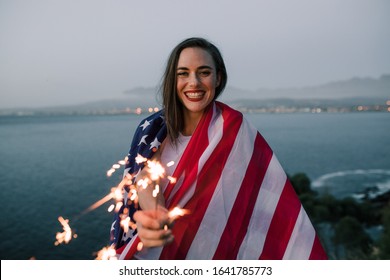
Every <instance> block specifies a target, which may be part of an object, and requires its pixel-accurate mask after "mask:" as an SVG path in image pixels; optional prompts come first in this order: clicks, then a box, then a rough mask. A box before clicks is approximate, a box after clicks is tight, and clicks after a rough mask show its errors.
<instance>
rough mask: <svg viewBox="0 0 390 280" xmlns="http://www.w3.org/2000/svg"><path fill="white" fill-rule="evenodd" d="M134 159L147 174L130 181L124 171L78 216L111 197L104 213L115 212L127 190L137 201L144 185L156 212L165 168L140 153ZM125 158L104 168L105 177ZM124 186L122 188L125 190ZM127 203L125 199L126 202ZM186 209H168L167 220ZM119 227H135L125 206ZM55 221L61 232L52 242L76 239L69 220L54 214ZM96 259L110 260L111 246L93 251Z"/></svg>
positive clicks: (131, 198)
mask: <svg viewBox="0 0 390 280" xmlns="http://www.w3.org/2000/svg"><path fill="white" fill-rule="evenodd" d="M135 160H136V162H137V163H138V164H140V163H145V167H146V168H145V170H146V171H147V174H149V175H147V176H145V177H144V178H140V179H139V180H138V181H137V182H136V183H135V182H134V181H135V180H134V179H135V177H134V176H133V175H131V174H126V175H125V176H123V178H122V180H121V181H120V183H119V184H118V185H117V186H116V187H113V188H111V192H110V193H109V194H107V195H106V196H104V197H103V198H101V199H100V200H98V201H96V202H95V203H93V204H92V205H91V206H89V207H88V208H87V209H86V210H84V211H83V212H82V213H81V215H84V214H86V213H88V212H90V211H93V210H95V209H97V208H98V207H100V206H102V205H103V204H105V203H106V202H108V201H110V200H111V199H113V200H114V201H115V204H111V205H110V206H109V207H108V212H112V211H116V212H118V211H119V210H120V208H121V207H122V205H123V196H124V193H127V198H128V199H129V200H130V203H135V204H137V203H138V188H142V189H146V188H147V187H149V186H150V187H153V190H152V197H153V198H154V199H155V201H156V211H157V196H158V194H159V193H160V191H161V187H160V184H159V183H160V179H161V178H164V176H165V169H164V167H163V166H162V165H161V164H160V163H159V162H158V161H156V160H148V159H147V158H144V157H142V156H141V155H137V157H136V158H135ZM127 161H128V158H127V157H125V158H124V159H123V160H120V161H118V162H117V163H115V164H113V165H112V167H111V168H110V169H109V170H108V171H107V177H111V176H112V175H113V174H114V173H115V172H116V171H117V170H118V169H119V168H120V167H121V166H122V165H125V164H126V163H127ZM172 165H174V162H173V161H170V162H169V163H168V164H167V167H170V166H172ZM166 178H167V179H168V180H169V182H170V183H172V184H174V183H176V178H174V177H172V176H166ZM125 187H126V191H125ZM128 203H129V202H128ZM188 213H189V211H188V210H185V209H181V208H179V207H175V208H173V209H172V210H171V211H169V212H168V218H169V223H172V222H173V221H174V220H175V219H177V218H179V217H181V216H183V215H186V214H188ZM120 219H121V221H120V226H121V227H122V228H123V230H124V232H126V233H127V232H128V231H129V230H130V229H132V230H135V229H136V228H137V226H136V224H135V223H133V222H132V221H131V219H130V217H129V213H128V209H127V208H125V209H124V211H123V213H122V214H121V215H120ZM58 221H59V222H60V223H61V225H62V226H63V230H64V231H63V232H57V234H56V240H57V241H56V242H55V245H56V246H57V245H59V244H62V243H65V244H68V243H69V242H70V241H71V239H72V237H73V238H76V237H77V235H76V234H73V235H72V229H71V228H70V226H69V219H64V218H63V217H61V216H60V217H58ZM165 227H166V229H167V228H168V225H166V226H165ZM142 248H143V244H142V242H140V243H139V244H138V247H137V249H138V250H139V251H140V250H142ZM96 255H97V257H96V259H97V260H112V259H117V256H116V251H115V248H114V247H113V246H108V247H104V248H102V249H101V250H100V251H98V252H97V253H96Z"/></svg>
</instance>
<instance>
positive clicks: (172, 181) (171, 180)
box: [167, 176, 176, 184]
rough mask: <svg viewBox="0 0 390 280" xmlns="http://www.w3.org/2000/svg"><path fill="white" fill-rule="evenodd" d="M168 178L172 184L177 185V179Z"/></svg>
mask: <svg viewBox="0 0 390 280" xmlns="http://www.w3.org/2000/svg"><path fill="white" fill-rule="evenodd" d="M167 178H168V180H169V181H170V182H171V183H172V184H174V183H176V178H175V177H172V176H168V177H167Z"/></svg>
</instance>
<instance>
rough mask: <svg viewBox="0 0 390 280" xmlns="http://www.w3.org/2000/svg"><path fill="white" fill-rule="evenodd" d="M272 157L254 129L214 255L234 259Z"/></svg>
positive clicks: (219, 257) (268, 148)
mask: <svg viewBox="0 0 390 280" xmlns="http://www.w3.org/2000/svg"><path fill="white" fill-rule="evenodd" d="M271 158H272V150H271V149H270V147H269V146H268V144H267V143H266V141H265V140H264V139H263V137H261V135H260V134H259V133H257V135H256V139H255V142H254V149H253V152H252V157H251V160H250V162H249V165H248V168H247V170H246V174H245V177H244V180H243V181H242V183H241V187H240V191H239V192H238V195H237V198H236V200H235V202H234V205H233V208H232V210H231V213H230V216H229V218H228V221H227V223H226V226H225V229H224V232H223V234H222V236H221V239H220V242H219V244H218V247H217V249H216V251H215V254H214V257H213V259H236V257H237V254H238V251H239V249H240V246H241V243H242V241H243V240H244V238H245V234H246V232H247V228H248V225H249V222H250V219H251V216H252V212H253V209H254V207H255V204H256V199H257V196H258V193H259V190H260V186H261V183H262V181H263V179H264V176H265V173H266V171H267V168H268V165H269V162H270V161H271Z"/></svg>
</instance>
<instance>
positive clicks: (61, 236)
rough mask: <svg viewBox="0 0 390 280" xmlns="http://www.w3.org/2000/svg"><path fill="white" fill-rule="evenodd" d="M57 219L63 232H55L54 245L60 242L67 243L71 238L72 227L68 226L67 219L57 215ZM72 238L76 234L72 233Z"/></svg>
mask: <svg viewBox="0 0 390 280" xmlns="http://www.w3.org/2000/svg"><path fill="white" fill-rule="evenodd" d="M58 221H59V222H60V223H61V225H62V229H63V230H64V231H63V232H57V234H56V240H57V241H56V242H55V243H54V245H56V246H58V245H59V244H61V243H65V244H68V243H69V241H70V240H71V239H72V229H71V228H70V226H69V220H68V219H66V220H65V219H64V218H63V217H61V216H60V217H58ZM73 237H74V238H76V237H77V235H73Z"/></svg>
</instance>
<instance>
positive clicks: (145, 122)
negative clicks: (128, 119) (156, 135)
mask: <svg viewBox="0 0 390 280" xmlns="http://www.w3.org/2000/svg"><path fill="white" fill-rule="evenodd" d="M149 125H150V122H149V121H148V120H145V121H144V123H143V124H141V125H140V127H142V131H144V130H145V128H147V127H148V126H149Z"/></svg>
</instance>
